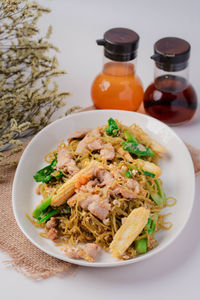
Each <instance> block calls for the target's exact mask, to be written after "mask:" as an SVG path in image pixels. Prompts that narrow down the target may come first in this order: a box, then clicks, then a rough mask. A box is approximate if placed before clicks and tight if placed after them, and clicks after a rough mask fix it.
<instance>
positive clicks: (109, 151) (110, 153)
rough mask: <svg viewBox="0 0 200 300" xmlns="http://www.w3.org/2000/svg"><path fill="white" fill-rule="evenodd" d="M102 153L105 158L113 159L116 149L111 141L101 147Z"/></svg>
mask: <svg viewBox="0 0 200 300" xmlns="http://www.w3.org/2000/svg"><path fill="white" fill-rule="evenodd" d="M100 155H101V157H102V158H103V159H105V160H113V159H114V157H115V149H114V148H113V146H112V144H111V143H108V144H104V145H103V146H102V147H101V151H100Z"/></svg>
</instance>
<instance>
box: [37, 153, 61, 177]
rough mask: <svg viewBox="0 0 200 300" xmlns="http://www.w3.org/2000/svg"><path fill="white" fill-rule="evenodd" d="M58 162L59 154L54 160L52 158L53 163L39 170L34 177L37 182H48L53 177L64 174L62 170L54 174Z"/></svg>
mask: <svg viewBox="0 0 200 300" xmlns="http://www.w3.org/2000/svg"><path fill="white" fill-rule="evenodd" d="M56 164H57V155H56V154H55V158H54V160H52V162H51V164H50V165H48V166H46V167H44V168H43V169H41V170H39V171H38V172H37V173H36V174H35V175H34V176H33V178H34V179H35V181H36V182H43V183H48V182H49V181H50V180H51V178H53V177H54V178H60V177H61V176H62V175H63V174H62V172H61V171H59V172H58V174H56V175H55V174H53V173H54V172H55V171H56V170H55V167H56Z"/></svg>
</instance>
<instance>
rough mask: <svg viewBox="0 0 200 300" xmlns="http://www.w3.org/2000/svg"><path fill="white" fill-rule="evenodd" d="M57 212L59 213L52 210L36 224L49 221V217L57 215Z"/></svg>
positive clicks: (57, 210)
mask: <svg viewBox="0 0 200 300" xmlns="http://www.w3.org/2000/svg"><path fill="white" fill-rule="evenodd" d="M59 212H60V211H59V209H53V210H51V211H50V212H49V213H47V214H46V215H45V216H44V217H43V218H41V219H40V220H38V221H37V224H40V223H45V222H46V221H48V220H49V219H51V217H53V216H54V215H56V214H58V213H59Z"/></svg>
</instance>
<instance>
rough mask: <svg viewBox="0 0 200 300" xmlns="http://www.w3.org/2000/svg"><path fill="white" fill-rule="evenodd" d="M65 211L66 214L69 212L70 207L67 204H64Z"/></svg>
mask: <svg viewBox="0 0 200 300" xmlns="http://www.w3.org/2000/svg"><path fill="white" fill-rule="evenodd" d="M65 211H66V213H67V214H70V213H71V208H70V206H69V205H68V204H66V206H65Z"/></svg>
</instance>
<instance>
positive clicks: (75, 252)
mask: <svg viewBox="0 0 200 300" xmlns="http://www.w3.org/2000/svg"><path fill="white" fill-rule="evenodd" d="M61 250H63V251H64V252H65V254H67V256H68V257H70V258H72V259H81V258H83V259H85V260H87V261H89V262H93V261H94V260H95V259H96V256H97V253H98V246H97V245H96V244H94V243H87V244H84V245H77V246H71V245H64V246H63V247H62V248H61Z"/></svg>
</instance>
